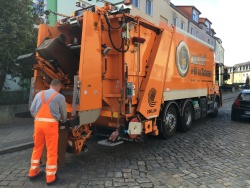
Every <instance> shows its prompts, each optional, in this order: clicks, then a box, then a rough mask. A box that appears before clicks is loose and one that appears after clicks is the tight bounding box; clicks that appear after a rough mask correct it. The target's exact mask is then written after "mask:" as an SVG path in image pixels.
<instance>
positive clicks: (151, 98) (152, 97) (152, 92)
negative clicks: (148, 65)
mask: <svg viewBox="0 0 250 188" xmlns="http://www.w3.org/2000/svg"><path fill="white" fill-rule="evenodd" d="M155 95H156V89H155V88H151V89H150V90H149V92H148V104H149V106H150V107H154V106H155V104H156V101H155Z"/></svg>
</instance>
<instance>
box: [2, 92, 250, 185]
mask: <svg viewBox="0 0 250 188" xmlns="http://www.w3.org/2000/svg"><path fill="white" fill-rule="evenodd" d="M234 96H235V94H232V97H228V98H227V99H224V102H223V107H222V108H220V111H219V115H218V117H217V118H210V117H207V118H204V119H201V120H198V121H196V122H195V123H194V126H193V128H192V129H191V130H190V131H189V132H187V133H181V132H177V133H176V134H175V135H174V136H173V137H172V138H170V139H168V140H163V139H161V138H159V137H149V138H148V141H147V142H146V143H143V144H140V143H133V142H125V143H123V144H122V145H118V146H115V147H105V146H102V145H98V144H97V141H98V140H100V139H103V138H100V137H92V138H91V139H90V140H88V141H87V145H88V147H89V151H88V152H86V153H81V154H79V155H71V154H68V155H67V158H66V163H65V166H64V167H62V168H60V169H59V170H58V175H59V178H60V180H59V181H58V182H57V184H56V186H55V187H81V188H84V187H94V188H97V187H121V188H122V187H133V188H135V187H158V188H161V187H234V188H235V187H250V134H249V133H250V122H249V119H248V120H244V121H237V122H234V121H231V119H230V112H231V104H232V102H233V98H234ZM30 156H31V149H27V150H23V151H19V152H14V153H9V154H5V155H1V156H0V187H39V188H40V187H46V184H45V179H44V177H43V178H40V179H37V181H34V182H31V181H29V180H28V178H27V172H28V168H29V164H30ZM43 168H44V167H43Z"/></svg>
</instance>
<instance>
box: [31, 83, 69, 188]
mask: <svg viewBox="0 0 250 188" xmlns="http://www.w3.org/2000/svg"><path fill="white" fill-rule="evenodd" d="M60 89H61V81H60V80H58V79H54V80H52V81H51V83H50V89H48V90H43V91H40V92H39V93H37V94H36V96H35V98H34V100H33V102H32V104H31V107H30V113H31V115H32V116H33V117H34V135H33V138H34V148H33V152H32V157H31V166H30V170H29V179H30V180H34V179H36V178H37V177H40V176H42V175H44V172H43V171H40V167H39V166H40V158H41V155H42V152H43V147H44V143H46V148H47V162H46V182H47V185H52V184H54V183H55V182H56V180H57V179H58V176H57V174H56V172H57V158H58V156H57V155H58V154H57V151H58V137H59V127H58V126H59V123H58V121H59V120H60V121H62V123H64V122H66V120H67V111H66V102H65V97H64V96H63V95H62V94H60V93H59V91H60Z"/></svg>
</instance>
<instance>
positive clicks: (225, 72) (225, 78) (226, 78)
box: [223, 67, 230, 83]
mask: <svg viewBox="0 0 250 188" xmlns="http://www.w3.org/2000/svg"><path fill="white" fill-rule="evenodd" d="M228 79H230V74H229V73H228V70H227V68H226V67H225V68H224V73H223V80H224V83H225V82H226V81H227V80H228Z"/></svg>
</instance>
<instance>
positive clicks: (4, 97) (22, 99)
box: [0, 90, 29, 106]
mask: <svg viewBox="0 0 250 188" xmlns="http://www.w3.org/2000/svg"><path fill="white" fill-rule="evenodd" d="M0 96H1V97H0V106H3V105H17V104H27V103H28V101H29V90H24V91H0Z"/></svg>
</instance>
